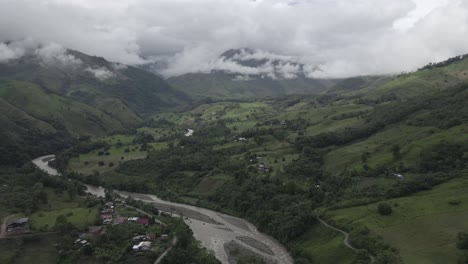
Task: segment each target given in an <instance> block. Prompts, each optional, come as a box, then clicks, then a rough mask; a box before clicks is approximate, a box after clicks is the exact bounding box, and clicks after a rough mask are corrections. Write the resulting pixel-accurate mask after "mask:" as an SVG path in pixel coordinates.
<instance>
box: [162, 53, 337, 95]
mask: <svg viewBox="0 0 468 264" xmlns="http://www.w3.org/2000/svg"><path fill="white" fill-rule="evenodd" d="M213 64H214V67H213V68H214V69H213V70H212V71H210V72H206V73H202V72H200V73H188V74H183V75H180V76H176V77H171V78H168V79H167V81H168V82H169V83H170V84H171V85H172V86H173V87H174V88H176V89H178V90H180V91H183V92H185V93H187V94H189V95H190V96H192V97H194V98H204V97H205V98H206V97H211V98H215V99H252V98H265V97H276V96H283V95H292V94H318V93H321V92H323V91H325V90H327V89H328V88H330V87H332V86H333V85H334V84H335V83H336V82H337V81H339V80H331V79H314V78H309V77H308V76H307V74H306V71H307V69H306V66H305V65H304V64H301V63H299V62H297V61H296V59H295V58H294V57H290V56H283V55H276V54H272V53H268V52H263V51H258V50H253V49H247V48H243V49H231V50H228V51H226V52H224V53H223V54H221V55H220V57H219V58H218V60H217V61H215V62H213Z"/></svg>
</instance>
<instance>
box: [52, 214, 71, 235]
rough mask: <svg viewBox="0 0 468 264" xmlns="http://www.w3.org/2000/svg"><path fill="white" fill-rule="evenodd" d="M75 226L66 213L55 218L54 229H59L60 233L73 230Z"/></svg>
mask: <svg viewBox="0 0 468 264" xmlns="http://www.w3.org/2000/svg"><path fill="white" fill-rule="evenodd" d="M73 228H74V226H73V225H72V224H71V223H69V222H68V220H67V217H66V216H64V215H59V216H57V218H56V219H55V225H54V230H56V231H59V232H60V233H67V232H68V231H70V230H72V229H73Z"/></svg>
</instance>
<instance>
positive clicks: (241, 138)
mask: <svg viewBox="0 0 468 264" xmlns="http://www.w3.org/2000/svg"><path fill="white" fill-rule="evenodd" d="M246 140H247V139H246V138H245V137H240V138H239V141H246Z"/></svg>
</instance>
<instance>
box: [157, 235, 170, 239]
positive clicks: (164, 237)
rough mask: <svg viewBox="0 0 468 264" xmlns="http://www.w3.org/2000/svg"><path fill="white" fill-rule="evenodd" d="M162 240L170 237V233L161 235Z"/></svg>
mask: <svg viewBox="0 0 468 264" xmlns="http://www.w3.org/2000/svg"><path fill="white" fill-rule="evenodd" d="M159 238H160V239H161V240H167V239H168V238H169V235H168V234H163V235H161V236H160V237H159Z"/></svg>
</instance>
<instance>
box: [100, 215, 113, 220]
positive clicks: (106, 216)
mask: <svg viewBox="0 0 468 264" xmlns="http://www.w3.org/2000/svg"><path fill="white" fill-rule="evenodd" d="M101 219H102V220H106V219H112V215H111V214H102V215H101Z"/></svg>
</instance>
